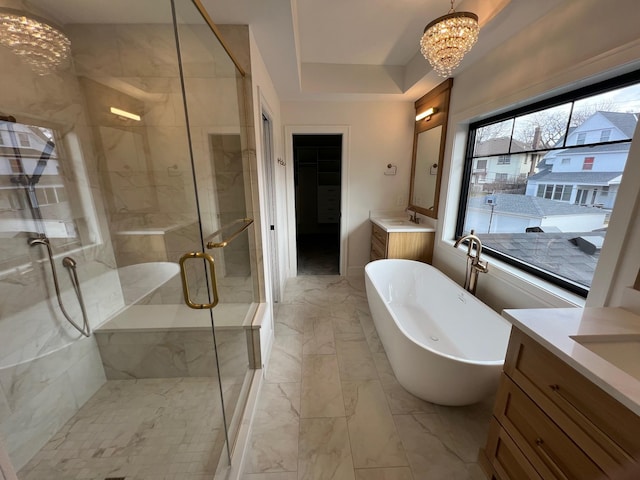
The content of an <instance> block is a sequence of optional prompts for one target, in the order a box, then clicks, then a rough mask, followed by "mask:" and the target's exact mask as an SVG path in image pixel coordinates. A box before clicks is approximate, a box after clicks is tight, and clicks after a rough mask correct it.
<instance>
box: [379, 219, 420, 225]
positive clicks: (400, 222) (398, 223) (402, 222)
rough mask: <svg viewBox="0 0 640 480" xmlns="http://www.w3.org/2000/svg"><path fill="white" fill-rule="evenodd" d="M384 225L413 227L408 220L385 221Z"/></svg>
mask: <svg viewBox="0 0 640 480" xmlns="http://www.w3.org/2000/svg"><path fill="white" fill-rule="evenodd" d="M385 223H388V224H389V225H415V224H413V223H411V222H410V221H409V220H387V221H386V222H385Z"/></svg>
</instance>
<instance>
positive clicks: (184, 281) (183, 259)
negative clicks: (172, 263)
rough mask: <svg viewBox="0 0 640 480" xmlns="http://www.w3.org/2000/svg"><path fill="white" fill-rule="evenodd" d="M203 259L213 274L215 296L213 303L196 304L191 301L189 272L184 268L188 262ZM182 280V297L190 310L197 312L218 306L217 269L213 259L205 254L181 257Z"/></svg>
mask: <svg viewBox="0 0 640 480" xmlns="http://www.w3.org/2000/svg"><path fill="white" fill-rule="evenodd" d="M197 258H202V259H204V260H205V261H207V262H208V263H209V267H210V268H209V270H210V272H211V290H212V294H213V302H211V303H195V302H193V301H192V300H191V295H190V293H189V281H188V280H187V271H186V269H185V268H184V264H185V263H186V261H187V260H191V259H197ZM180 279H181V280H182V295H183V296H184V302H185V303H186V304H187V306H189V307H190V308H193V309H196V310H203V309H205V308H208V309H212V308H213V307H215V306H216V305H217V304H218V284H217V281H216V269H215V265H214V261H213V257H212V256H211V255H209V254H208V253H205V252H189V253H185V254H184V255H182V256H181V257H180Z"/></svg>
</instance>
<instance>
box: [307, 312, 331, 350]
mask: <svg viewBox="0 0 640 480" xmlns="http://www.w3.org/2000/svg"><path fill="white" fill-rule="evenodd" d="M304 322H305V323H304V340H303V341H304V344H303V346H302V354H303V355H332V354H335V353H336V341H335V337H334V334H333V324H332V322H331V319H330V318H311V319H309V318H307V319H305V321H304Z"/></svg>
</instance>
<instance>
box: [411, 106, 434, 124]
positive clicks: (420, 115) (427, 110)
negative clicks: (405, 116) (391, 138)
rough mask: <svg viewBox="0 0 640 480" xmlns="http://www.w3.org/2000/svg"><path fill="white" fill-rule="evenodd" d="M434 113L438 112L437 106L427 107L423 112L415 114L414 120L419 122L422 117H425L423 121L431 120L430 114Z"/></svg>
mask: <svg viewBox="0 0 640 480" xmlns="http://www.w3.org/2000/svg"><path fill="white" fill-rule="evenodd" d="M434 113H438V109H437V108H435V107H430V108H427V109H426V110H425V111H424V112H422V113H419V114H418V115H416V122H419V121H420V120H422V119H423V118H424V119H425V121H427V122H428V121H429V120H431V115H433V114H434Z"/></svg>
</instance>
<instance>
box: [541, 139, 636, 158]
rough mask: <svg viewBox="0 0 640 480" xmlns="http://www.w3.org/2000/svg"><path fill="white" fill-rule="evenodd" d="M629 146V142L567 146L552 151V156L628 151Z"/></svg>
mask: <svg viewBox="0 0 640 480" xmlns="http://www.w3.org/2000/svg"><path fill="white" fill-rule="evenodd" d="M630 147H631V143H630V142H626V143H610V144H608V145H595V146H593V147H585V146H582V145H581V146H579V147H576V148H567V149H565V150H558V151H557V152H553V156H554V157H560V156H562V155H575V154H584V153H611V152H628V151H629V148H630Z"/></svg>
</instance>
